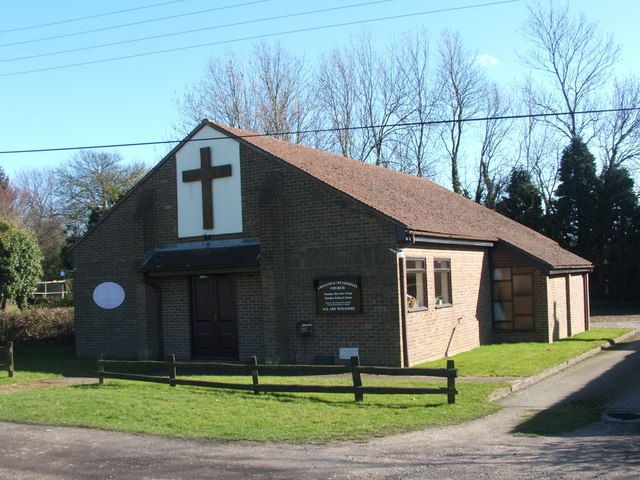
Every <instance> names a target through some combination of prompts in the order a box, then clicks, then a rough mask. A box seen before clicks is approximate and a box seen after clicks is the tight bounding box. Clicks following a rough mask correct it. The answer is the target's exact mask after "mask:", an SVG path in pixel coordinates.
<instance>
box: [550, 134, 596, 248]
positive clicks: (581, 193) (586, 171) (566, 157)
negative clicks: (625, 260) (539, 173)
mask: <svg viewBox="0 0 640 480" xmlns="http://www.w3.org/2000/svg"><path fill="white" fill-rule="evenodd" d="M559 180H560V184H559V185H558V188H557V190H556V196H557V200H556V202H555V211H554V215H553V217H554V225H553V230H552V232H551V233H552V234H554V236H555V237H556V238H557V239H558V241H559V242H560V244H561V245H562V246H564V247H565V248H568V249H569V250H572V251H574V252H575V253H577V254H578V255H581V256H583V257H585V258H587V259H589V258H591V256H592V254H593V248H592V245H593V235H592V233H591V231H592V228H593V226H594V220H595V215H594V212H595V206H596V205H597V200H598V198H597V192H596V189H597V187H598V178H597V176H596V164H595V158H594V157H593V155H592V154H591V152H590V151H589V149H588V148H587V145H586V144H585V143H584V142H583V141H582V140H581V139H580V138H574V139H573V140H571V143H570V144H569V145H568V146H567V147H566V148H565V149H564V151H563V153H562V158H561V160H560V172H559Z"/></svg>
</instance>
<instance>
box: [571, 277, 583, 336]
mask: <svg viewBox="0 0 640 480" xmlns="http://www.w3.org/2000/svg"><path fill="white" fill-rule="evenodd" d="M584 275H586V274H582V275H569V302H570V312H571V316H570V319H569V321H570V325H571V335H575V334H576V333H580V332H584V330H585V325H586V322H585V318H584V317H585V305H584Z"/></svg>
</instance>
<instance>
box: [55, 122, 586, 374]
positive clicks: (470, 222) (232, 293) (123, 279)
mask: <svg viewBox="0 0 640 480" xmlns="http://www.w3.org/2000/svg"><path fill="white" fill-rule="evenodd" d="M67 260H68V262H69V263H70V264H71V266H72V267H73V272H74V273H73V280H74V287H75V292H74V301H75V322H76V351H77V355H78V356H79V357H82V358H96V357H98V356H99V355H101V354H103V355H104V356H105V358H129V359H155V358H163V357H164V356H166V355H168V354H171V353H173V354H175V355H176V357H177V358H179V359H212V360H219V359H225V360H228V361H246V360H247V359H248V358H249V357H250V356H253V355H255V356H257V357H258V360H259V361H260V362H266V363H269V362H270V363H339V362H342V361H345V360H346V359H348V358H350V357H351V356H353V355H355V354H358V355H359V356H360V359H361V362H362V363H364V364H375V365H392V366H411V365H415V364H417V363H420V362H423V361H425V360H430V359H436V358H441V357H444V356H447V355H453V354H456V353H458V352H462V351H465V350H469V349H472V348H475V347H477V346H479V345H481V344H485V343H492V342H514V341H539V342H553V341H554V340H557V339H560V338H564V337H567V336H571V335H574V334H576V333H578V332H582V331H584V330H585V329H588V328H589V296H588V274H589V272H590V271H591V268H592V265H591V263H590V262H589V261H587V260H585V259H583V258H580V257H578V256H576V255H574V254H572V253H570V252H568V251H566V250H564V249H562V248H561V247H560V246H559V245H558V244H557V243H556V242H554V241H553V240H551V239H549V238H547V237H545V236H543V235H541V234H539V233H537V232H535V231H533V230H531V229H529V228H527V227H524V226H522V225H520V224H519V223H517V222H514V221H512V220H510V219H508V218H506V217H504V216H502V215H500V214H498V213H496V212H494V211H492V210H489V209H487V208H485V207H483V206H481V205H478V204H476V203H475V202H473V201H471V200H468V199H466V198H464V197H462V196H460V195H458V194H455V193H453V192H451V191H449V190H447V189H445V188H443V187H440V186H438V185H436V184H435V183H433V182H431V181H429V180H426V179H423V178H417V177H414V176H411V175H407V174H403V173H397V172H394V171H391V170H389V169H385V168H381V167H376V166H373V165H370V164H366V163H363V162H359V161H356V160H352V159H348V158H344V157H341V156H338V155H334V154H330V153H327V152H323V151H321V150H316V149H313V148H309V147H304V146H301V145H295V144H291V143H289V142H286V141H282V140H277V139H274V138H271V137H268V136H261V135H256V134H252V133H251V132H246V131H243V130H239V129H236V128H232V127H228V126H224V125H220V124H217V123H214V122H212V121H210V120H203V121H202V122H201V123H200V125H199V126H198V127H197V128H196V129H195V130H194V131H193V132H192V133H191V134H189V135H188V136H187V137H186V138H185V139H184V140H183V141H182V143H180V144H179V145H178V146H177V147H176V148H174V149H173V150H172V151H171V152H170V153H169V154H168V155H167V156H166V157H165V158H164V159H163V160H162V161H160V163H159V164H158V165H157V166H156V167H154V168H153V169H152V170H151V171H150V172H149V173H148V174H147V175H146V176H145V177H144V178H143V179H142V180H141V181H140V182H139V183H138V184H137V185H136V186H135V187H134V188H133V189H132V190H131V191H129V192H128V193H127V195H126V196H125V197H124V198H123V199H122V200H121V201H120V202H118V203H117V204H116V205H115V206H114V207H113V208H112V209H111V210H110V211H109V212H108V213H107V214H106V215H105V216H104V217H103V218H102V219H101V221H100V222H98V223H97V224H96V225H95V226H94V227H93V228H92V229H91V230H90V231H89V232H88V233H87V234H86V235H85V236H84V237H82V238H81V239H80V240H79V241H78V242H77V243H76V244H75V245H74V246H73V248H72V249H71V251H70V252H69V253H68V255H67Z"/></svg>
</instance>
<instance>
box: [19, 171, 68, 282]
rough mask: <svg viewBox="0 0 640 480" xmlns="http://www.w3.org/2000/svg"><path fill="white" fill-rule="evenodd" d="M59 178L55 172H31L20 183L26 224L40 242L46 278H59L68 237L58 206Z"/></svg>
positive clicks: (21, 203) (21, 202)
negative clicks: (63, 249) (63, 251)
mask: <svg viewBox="0 0 640 480" xmlns="http://www.w3.org/2000/svg"><path fill="white" fill-rule="evenodd" d="M56 177H57V175H56V173H55V171H54V170H52V169H38V170H28V171H23V172H21V174H20V175H18V178H17V182H16V184H17V190H18V203H19V205H20V211H21V219H22V223H23V225H24V226H25V227H26V228H28V229H29V230H30V231H31V232H33V234H34V235H35V236H36V238H37V239H38V244H39V245H40V251H41V252H42V256H43V261H42V268H43V273H44V278H46V279H52V278H57V277H58V274H59V272H60V268H61V267H62V258H61V252H62V248H63V246H64V244H65V238H66V234H65V221H64V219H63V217H62V215H61V214H60V212H58V206H57V204H56V193H57V191H58V183H57V178H56Z"/></svg>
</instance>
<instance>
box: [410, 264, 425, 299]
mask: <svg viewBox="0 0 640 480" xmlns="http://www.w3.org/2000/svg"><path fill="white" fill-rule="evenodd" d="M407 306H408V307H409V310H413V309H417V308H424V307H426V306H427V265H426V261H425V260H419V259H415V258H409V259H407Z"/></svg>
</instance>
